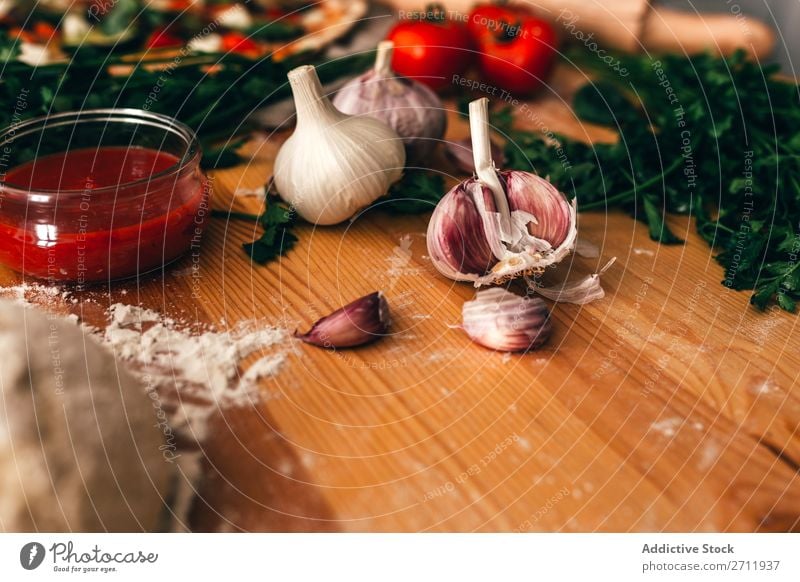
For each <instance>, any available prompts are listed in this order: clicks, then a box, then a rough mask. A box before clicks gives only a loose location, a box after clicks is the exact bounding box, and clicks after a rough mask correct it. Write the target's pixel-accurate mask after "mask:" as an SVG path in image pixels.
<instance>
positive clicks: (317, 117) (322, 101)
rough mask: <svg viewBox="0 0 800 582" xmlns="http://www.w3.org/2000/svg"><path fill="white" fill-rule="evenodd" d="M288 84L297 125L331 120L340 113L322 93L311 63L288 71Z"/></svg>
mask: <svg viewBox="0 0 800 582" xmlns="http://www.w3.org/2000/svg"><path fill="white" fill-rule="evenodd" d="M288 77H289V85H290V86H291V87H292V95H293V96H294V106H295V110H296V112H297V125H298V126H299V125H301V124H303V125H305V124H309V125H314V124H319V123H325V122H328V123H330V122H333V121H336V120H338V119H339V118H340V117H341V114H340V113H339V112H338V111H337V110H336V108H335V107H334V106H333V105H332V104H331V102H330V100H329V99H328V98H327V97H326V96H325V95H324V94H323V93H322V84H321V83H320V82H319V77H318V76H317V71H316V69H315V68H314V67H312V66H311V65H303V66H300V67H297V68H296V69H292V70H291V71H289V74H288Z"/></svg>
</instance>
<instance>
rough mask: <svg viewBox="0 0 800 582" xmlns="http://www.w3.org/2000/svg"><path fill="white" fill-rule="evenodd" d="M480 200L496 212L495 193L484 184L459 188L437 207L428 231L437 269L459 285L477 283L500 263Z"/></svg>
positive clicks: (431, 251)
mask: <svg viewBox="0 0 800 582" xmlns="http://www.w3.org/2000/svg"><path fill="white" fill-rule="evenodd" d="M479 192H480V195H478V193H479ZM478 200H482V201H483V203H484V204H485V205H487V206H488V207H489V208H494V206H493V204H494V201H493V199H492V194H491V192H490V191H489V189H488V188H486V187H483V186H482V185H481V184H480V182H478V181H477V180H467V181H466V182H463V183H461V184H459V185H458V186H456V187H455V188H453V189H452V190H450V192H448V193H447V194H445V196H444V197H443V198H442V200H441V202H439V204H438V205H437V206H436V209H435V210H434V211H433V216H432V217H431V221H430V225H429V227H428V232H427V244H428V254H429V256H430V258H431V262H432V263H433V266H434V267H435V268H436V269H437V270H438V271H439V272H440V273H442V274H443V275H444V276H445V277H448V278H450V279H454V280H456V281H474V280H475V279H476V278H477V277H478V276H480V275H482V274H484V273H486V272H487V271H489V270H490V269H491V268H492V266H493V265H494V264H495V263H496V262H497V258H496V257H495V256H494V254H493V252H492V247H491V245H490V244H489V242H488V236H487V234H486V232H484V226H483V220H482V219H481V215H480V212H479V211H478V207H477V202H478Z"/></svg>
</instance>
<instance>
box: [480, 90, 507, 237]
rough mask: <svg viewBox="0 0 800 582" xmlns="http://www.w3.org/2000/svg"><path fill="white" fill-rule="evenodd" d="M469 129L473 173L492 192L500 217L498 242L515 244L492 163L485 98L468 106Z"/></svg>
mask: <svg viewBox="0 0 800 582" xmlns="http://www.w3.org/2000/svg"><path fill="white" fill-rule="evenodd" d="M469 129H470V134H471V136H472V159H473V161H474V162H475V173H476V174H477V175H478V179H479V180H480V181H481V182H483V183H484V184H485V185H486V187H488V188H489V190H491V191H492V195H493V196H494V204H495V208H496V209H497V213H498V214H499V215H500V240H502V241H504V242H516V241H517V240H519V237H514V236H513V232H512V230H513V227H512V225H511V211H510V210H509V207H508V199H507V198H506V193H505V189H504V188H503V185H502V184H501V183H500V179H499V178H498V177H497V170H496V169H495V167H494V162H493V161H492V142H491V140H490V139H489V99H487V98H486V97H482V98H481V99H476V100H475V101H472V102H471V103H470V104H469Z"/></svg>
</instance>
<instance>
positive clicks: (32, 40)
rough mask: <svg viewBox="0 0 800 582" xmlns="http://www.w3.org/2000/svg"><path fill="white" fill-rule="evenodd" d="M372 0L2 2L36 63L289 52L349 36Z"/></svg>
mask: <svg viewBox="0 0 800 582" xmlns="http://www.w3.org/2000/svg"><path fill="white" fill-rule="evenodd" d="M366 12H367V1H366V0H355V1H347V0H322V1H321V2H316V3H309V2H303V1H300V2H298V1H284V2H277V1H276V2H270V1H267V0H261V1H258V2H254V1H242V2H230V1H220V0H40V1H38V2H37V1H22V2H12V1H9V0H0V30H1V31H2V33H3V34H4V36H5V41H6V42H14V43H18V45H19V54H18V55H17V58H18V59H19V60H21V61H23V62H26V63H28V64H31V65H42V64H46V63H49V62H53V61H57V60H63V59H68V58H69V54H70V52H72V51H74V50H75V49H76V48H78V47H81V48H85V47H87V46H92V47H97V48H99V49H105V50H113V51H115V52H122V53H130V54H131V55H132V56H136V57H137V58H144V59H147V58H148V56H150V55H158V54H161V52H162V51H174V50H178V49H184V48H188V49H189V51H191V52H193V53H238V54H241V55H245V56H248V57H252V58H253V59H258V58H261V57H263V56H266V55H272V57H273V58H275V59H280V58H285V57H286V56H289V55H292V54H296V53H298V52H301V51H313V50H319V49H321V48H323V47H325V46H327V45H328V44H330V43H331V42H333V41H335V40H337V39H339V38H340V37H342V36H343V35H345V34H347V33H348V32H349V31H350V29H351V28H352V27H353V26H354V25H355V24H356V23H357V22H358V20H359V19H360V18H362V17H363V16H364V15H365V14H366Z"/></svg>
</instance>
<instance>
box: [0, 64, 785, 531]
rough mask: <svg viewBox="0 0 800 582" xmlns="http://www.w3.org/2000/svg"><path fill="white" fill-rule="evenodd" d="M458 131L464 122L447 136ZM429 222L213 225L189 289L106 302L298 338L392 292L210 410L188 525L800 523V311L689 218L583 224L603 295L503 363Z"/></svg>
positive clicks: (174, 275)
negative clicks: (354, 323)
mask: <svg viewBox="0 0 800 582" xmlns="http://www.w3.org/2000/svg"><path fill="white" fill-rule="evenodd" d="M579 81H580V79H579V77H576V76H575V75H569V74H566V73H565V72H564V71H559V74H558V75H557V76H556V78H555V81H554V86H555V87H556V88H557V89H558V92H559V93H560V94H561V95H562V96H566V97H568V96H569V94H570V92H571V91H572V89H573V88H574V87H575V85H576V83H578V82H579ZM534 111H535V112H536V115H537V116H538V117H537V118H532V117H530V116H526V118H525V119H520V120H519V122H520V123H522V124H528V125H529V126H532V127H537V126H539V127H540V128H541V125H542V124H545V125H546V126H547V127H548V128H549V129H553V130H559V131H564V132H567V133H571V134H573V135H576V136H583V137H586V138H587V139H603V138H607V137H608V136H607V135H604V133H603V131H601V130H597V129H596V128H595V129H592V128H587V127H583V126H581V125H580V124H578V123H577V122H576V121H575V119H574V118H573V117H572V114H571V113H570V111H569V109H568V107H567V106H566V105H565V102H563V101H561V99H560V98H558V97H555V96H553V95H549V96H543V97H541V98H540V99H539V100H538V101H537V103H536V105H535V107H534ZM466 133H467V127H466V124H465V123H464V122H463V121H461V120H459V119H457V118H456V116H453V117H452V119H451V124H450V130H449V135H450V136H451V137H461V136H464V135H466ZM283 137H285V136H273V137H271V138H270V139H269V140H267V141H263V140H262V141H257V142H254V143H252V144H250V148H251V151H252V153H253V156H254V157H253V160H252V162H251V163H250V164H249V165H248V166H247V167H241V168H235V169H232V170H226V171H219V172H217V173H216V175H215V200H214V206H215V207H217V208H229V207H231V204H232V207H233V208H235V209H240V210H245V209H249V210H257V206H258V203H257V202H255V201H253V200H246V199H242V198H235V199H233V198H232V192H233V191H234V190H235V189H236V188H237V187H238V188H241V187H254V186H257V185H260V184H262V183H263V182H264V180H265V179H266V178H267V177H268V176H269V175H270V166H271V160H272V159H273V157H274V154H275V152H276V150H277V147H278V144H279V142H280V140H281V139H282V138H283ZM442 167H444V168H447V166H444V165H442ZM231 200H233V202H232V203H231ZM426 222H427V216H418V217H393V216H388V215H386V214H383V213H381V212H377V211H375V212H369V213H368V214H367V215H366V216H364V217H363V218H360V219H359V220H358V221H356V222H354V223H353V224H351V225H349V226H340V227H332V228H331V227H328V228H316V229H315V228H312V227H310V226H301V227H300V228H299V229H298V233H299V236H300V242H299V244H298V245H297V247H296V248H295V249H294V250H293V251H292V252H290V253H289V254H288V256H286V257H284V258H283V259H282V260H281V261H279V262H274V263H272V264H270V265H268V266H264V267H262V266H258V265H251V264H250V263H249V261H248V260H247V258H246V256H245V255H244V254H243V253H242V251H241V248H240V244H241V243H242V242H243V241H246V240H250V239H252V238H253V234H254V229H253V226H252V225H250V224H247V223H244V222H230V223H227V224H226V223H225V221H224V220H219V219H215V220H214V221H212V223H211V226H210V228H209V229H208V231H207V236H206V237H205V239H204V242H203V248H202V255H201V270H200V273H201V277H199V279H197V280H194V279H192V278H190V277H187V276H180V273H185V271H186V269H185V267H186V266H187V265H188V264H189V260H190V259H186V261H185V262H184V263H183V264H178V265H176V266H175V267H174V269H173V270H171V271H170V274H168V275H167V276H166V277H164V278H163V279H162V278H155V279H148V280H145V281H142V282H140V284H138V285H137V284H127V285H123V286H121V287H119V288H115V289H113V290H112V291H111V293H110V294H109V295H108V296H107V298H106V299H105V300H106V301H107V302H109V303H110V302H114V301H120V300H123V301H126V302H128V303H133V302H136V301H141V303H142V304H144V305H146V306H149V307H153V308H157V309H160V310H161V311H163V312H165V313H166V314H168V315H171V316H177V317H181V318H184V319H190V320H194V319H197V320H198V321H205V322H219V321H220V320H221V318H224V319H225V321H226V322H227V323H228V324H233V323H235V322H237V321H239V320H242V319H247V318H252V317H254V316H255V317H264V318H267V320H270V321H274V323H276V324H282V325H286V326H289V327H290V328H293V327H294V326H295V325H297V326H299V327H301V328H305V327H307V326H308V325H310V323H311V322H313V321H314V320H315V319H316V318H318V317H319V316H320V315H322V314H325V313H327V312H329V311H331V310H333V309H335V308H337V307H339V306H340V305H342V304H344V303H347V302H349V301H350V300H352V299H354V298H356V297H359V296H361V295H364V294H366V293H368V292H371V291H374V290H376V289H381V290H383V291H384V292H385V294H386V296H387V298H388V301H389V303H390V306H391V310H392V314H393V319H394V325H393V328H392V331H393V335H392V337H389V338H386V339H384V340H382V341H380V342H378V343H376V344H374V345H372V346H368V347H365V348H363V349H358V350H349V351H341V352H338V353H336V352H330V351H325V350H322V349H318V348H314V347H311V346H306V345H300V344H298V345H297V349H296V351H294V352H293V353H292V354H291V355H290V356H289V359H288V362H287V364H286V366H285V367H284V368H283V369H282V371H281V372H280V374H279V375H278V376H276V377H274V378H270V379H267V380H265V381H264V382H263V386H262V387H261V390H262V392H261V394H262V399H261V404H259V405H258V406H254V407H244V408H235V409H227V410H224V411H221V412H220V413H219V414H218V415H217V416H216V417H215V420H214V421H213V423H212V429H213V430H212V436H211V438H210V439H209V440H208V442H206V443H204V444H203V451H204V453H205V456H206V458H207V460H206V463H205V479H204V480H203V482H202V484H201V487H200V493H201V495H200V498H199V499H198V500H197V503H196V504H195V506H194V508H193V510H192V513H191V522H192V525H193V527H194V528H195V529H197V530H211V531H236V530H246V531H256V530H259V531H260V530H266V531H309V530H310V531H441V530H447V531H475V530H480V531H517V530H520V531H540V530H541V531H661V530H666V531H672V530H680V531H685V530H689V531H718V530H732V531H753V530H767V531H786V530H796V529H798V528H800V525H799V524H800V478H799V477H798V468H799V465H798V463H800V438H798V423H799V422H800V388H798V373H800V358H799V357H798V342H797V339H798V334H797V325H798V322H799V321H800V318H798V316H796V315H789V314H786V313H783V312H780V311H778V310H771V311H769V312H767V313H759V312H757V311H755V310H754V309H753V308H751V307H750V306H749V305H748V295H747V294H746V293H737V292H731V291H728V290H727V289H726V288H724V287H723V286H722V285H720V280H721V279H722V269H721V267H720V266H719V265H718V264H717V263H715V261H714V260H713V258H712V251H711V250H710V249H709V248H708V247H707V245H706V244H705V243H704V242H703V241H702V240H701V239H700V238H699V237H698V236H696V235H695V234H694V229H693V225H692V224H691V222H690V221H689V220H688V219H685V218H674V219H671V220H670V226H671V227H672V228H673V229H674V231H675V232H676V233H678V234H679V235H680V236H682V237H684V238H685V239H686V240H687V243H686V245H685V246H677V247H667V246H658V245H657V244H655V243H653V242H652V241H650V239H649V238H648V235H647V229H646V227H645V226H644V225H643V224H641V223H638V222H635V221H634V220H632V219H631V218H629V217H628V216H625V215H622V214H617V213H611V214H608V215H605V214H603V213H588V214H582V215H581V216H580V232H581V235H582V237H583V238H586V239H589V240H591V241H594V242H595V243H597V244H598V245H600V247H601V257H600V258H598V259H594V260H591V261H589V260H586V259H579V260H576V261H575V262H574V263H572V264H571V267H574V271H575V272H576V273H585V272H587V271H590V270H591V269H592V268H593V267H596V266H598V265H601V264H603V263H604V262H605V261H606V260H607V259H608V258H610V257H612V256H616V257H617V263H616V265H615V266H614V267H613V268H612V269H611V270H610V271H609V272H608V273H607V274H606V276H605V277H604V286H605V288H606V291H607V296H606V298H605V299H603V300H601V301H598V302H595V303H592V304H590V305H587V306H584V307H579V306H574V305H556V306H554V307H553V315H554V318H555V332H554V336H553V338H552V339H551V341H550V342H549V344H548V345H547V346H546V347H544V348H543V349H541V350H540V351H538V352H534V353H531V354H527V355H512V356H504V355H503V354H500V353H494V352H492V351H489V350H486V349H483V348H481V347H480V346H478V345H476V344H473V343H471V342H470V341H469V340H468V339H467V338H466V336H465V335H464V333H463V332H461V331H460V330H458V329H455V328H453V327H451V326H452V325H454V324H457V323H458V322H459V321H460V309H461V305H462V303H463V302H464V301H465V300H466V299H469V298H470V297H471V296H472V295H473V294H474V289H473V288H472V287H471V286H470V285H468V284H456V283H453V282H451V281H448V280H446V279H444V278H442V277H441V276H438V275H437V274H436V273H435V271H434V269H433V268H432V266H431V264H430V262H429V261H428V259H427V256H426V254H427V253H426V249H425V239H424V235H425V230H426ZM14 280H16V276H14V275H12V274H10V273H7V272H3V273H2V282H4V283H9V282H11V281H14ZM195 285H196V288H195V287H194V286H195ZM123 288H124V289H125V290H126V291H127V294H126V295H124V296H123V295H121V293H122V290H123ZM193 290H194V291H196V292H197V293H198V295H199V298H198V299H197V300H194V299H192V292H193ZM73 309H74V308H73Z"/></svg>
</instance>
